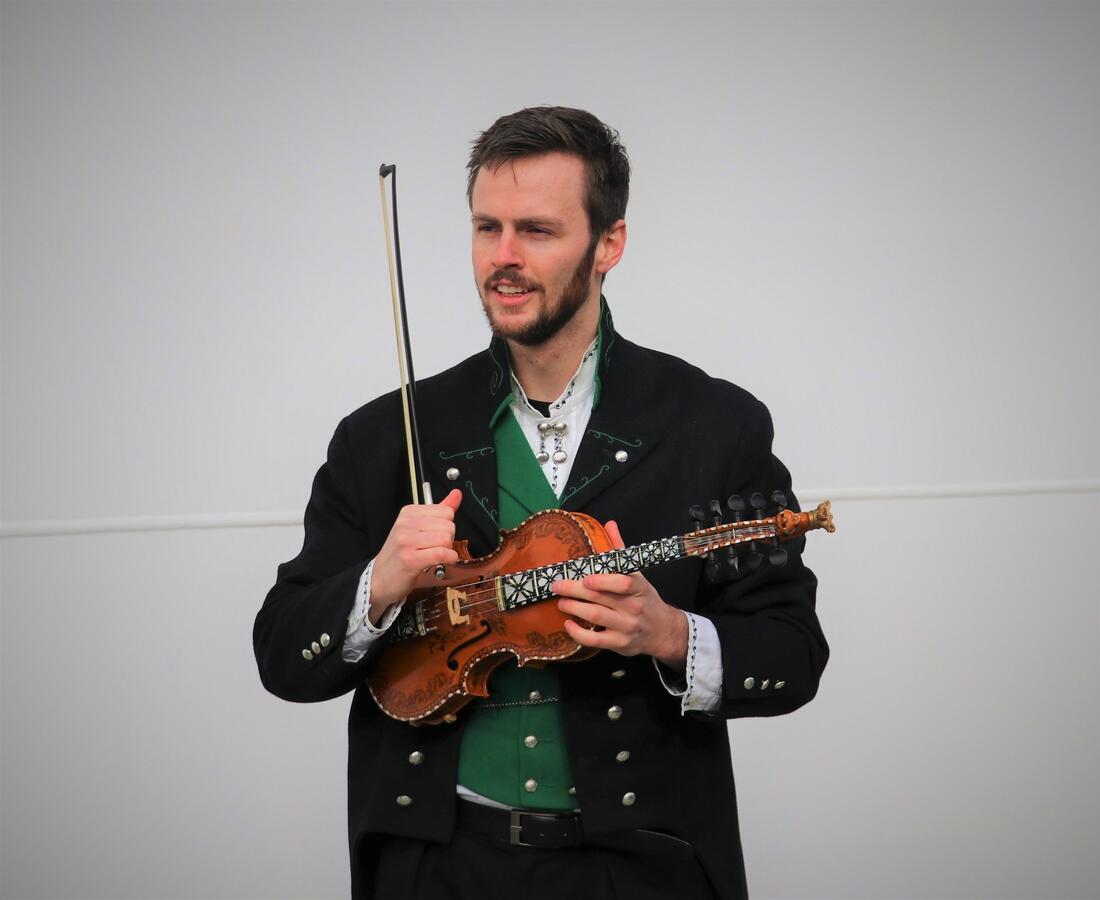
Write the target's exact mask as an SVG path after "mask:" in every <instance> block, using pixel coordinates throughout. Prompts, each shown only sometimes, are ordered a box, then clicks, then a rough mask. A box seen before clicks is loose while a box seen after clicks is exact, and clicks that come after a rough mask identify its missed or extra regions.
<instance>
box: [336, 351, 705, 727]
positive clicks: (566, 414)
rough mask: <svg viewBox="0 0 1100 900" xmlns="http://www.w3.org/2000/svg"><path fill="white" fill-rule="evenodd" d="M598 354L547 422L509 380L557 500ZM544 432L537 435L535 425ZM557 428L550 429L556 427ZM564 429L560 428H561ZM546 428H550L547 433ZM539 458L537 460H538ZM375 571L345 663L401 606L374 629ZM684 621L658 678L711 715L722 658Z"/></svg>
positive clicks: (699, 628) (351, 630)
mask: <svg viewBox="0 0 1100 900" xmlns="http://www.w3.org/2000/svg"><path fill="white" fill-rule="evenodd" d="M598 364H599V353H598V352H597V347H596V341H595V340H593V341H592V343H591V344H590V345H589V346H588V349H587V350H586V351H585V353H584V356H583V357H582V359H581V363H580V365H579V366H578V367H577V371H576V373H575V374H574V375H573V377H572V378H571V379H570V380H569V384H567V385H566V386H565V390H563V391H562V392H561V396H559V397H558V398H557V399H556V400H554V401H553V402H551V404H550V416H549V418H546V417H544V416H543V415H542V413H540V412H539V411H538V410H536V409H535V408H534V407H533V406H531V404H530V402H529V401H528V399H527V394H526V392H525V391H524V390H523V386H522V385H521V384H520V383H519V382H518V381H517V380H516V376H515V375H514V374H513V375H512V388H513V390H512V403H511V412H512V414H513V415H514V416H515V419H516V421H517V422H518V423H519V426H520V429H521V430H522V431H523V434H524V436H525V437H526V438H527V443H528V444H529V445H530V447H531V452H532V453H534V454H535V458H536V459H538V460H539V462H540V464H541V466H542V471H543V474H544V475H545V476H546V480H547V482H548V483H549V484H550V487H551V488H552V489H553V491H554V494H555V495H557V496H558V497H560V496H561V493H562V491H563V490H564V489H565V485H566V484H567V483H568V482H569V473H570V471H571V470H572V468H573V460H574V459H575V457H576V455H577V450H578V449H579V448H580V445H581V438H582V437H583V436H584V431H585V428H587V427H588V420H589V418H590V417H591V416H592V399H593V396H594V395H595V390H596V367H597V366H598ZM540 425H542V426H543V429H542V430H540V428H539V426H540ZM555 425H557V426H559V427H558V428H554V426H555ZM562 425H564V426H565V427H564V429H562V428H561V427H560V426H562ZM546 426H550V427H549V428H547V427H546ZM540 454H541V455H540ZM373 570H374V560H373V559H372V560H371V561H370V562H369V563H368V564H367V566H366V568H365V569H364V570H363V574H362V576H360V578H359V587H358V590H357V592H356V602H355V608H354V609H353V610H352V613H351V615H350V616H349V617H348V633H347V637H346V638H345V639H344V646H343V648H342V650H341V655H342V657H343V659H344V660H345V661H346V662H350V663H355V662H358V661H359V660H361V659H362V658H363V657H364V656H365V655H366V653H367V650H369V649H370V647H371V645H372V644H373V643H374V642H375V641H376V640H378V638H380V637H381V636H382V635H384V634H385V633H386V630H387V629H388V628H389V627H390V625H392V624H393V621H394V619H395V618H397V614H398V613H399V612H400V611H401V606H402V604H403V603H404V601H401V602H400V603H395V604H394V605H393V606H391V607H390V608H389V609H387V610H386V613H385V615H384V616H383V617H382V620H381V621H380V622H379V623H378V625H377V626H375V625H372V624H371V622H370V620H369V619H368V618H367V612H368V610H369V609H370V582H371V573H372V572H373ZM684 615H685V616H687V620H688V650H687V666H686V670H685V672H684V673H683V674H682V675H681V674H680V673H677V672H674V671H673V670H671V669H669V668H667V667H666V666H663V665H661V664H660V663H658V662H657V660H654V661H653V662H654V665H655V666H656V668H657V674H658V676H659V677H660V679H661V684H663V685H664V687H665V690H667V691H668V692H669V693H670V694H672V695H673V696H675V697H680V698H681V699H680V711H681V713H687V712H706V713H713V712H714V711H716V710H717V709H718V706H719V704H720V702H721V690H722V653H721V646H720V645H719V642H718V632H717V630H716V629H715V627H714V623H713V622H711V621H710V619H708V618H706V617H705V616H698V615H695V614H694V613H689V612H685V613H684Z"/></svg>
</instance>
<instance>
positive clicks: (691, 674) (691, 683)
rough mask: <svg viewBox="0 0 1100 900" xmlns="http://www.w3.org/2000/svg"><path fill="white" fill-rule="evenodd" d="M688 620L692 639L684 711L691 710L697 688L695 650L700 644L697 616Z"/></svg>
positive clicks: (689, 617)
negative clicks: (694, 691)
mask: <svg viewBox="0 0 1100 900" xmlns="http://www.w3.org/2000/svg"><path fill="white" fill-rule="evenodd" d="M687 619H688V623H689V624H690V625H691V639H690V641H689V644H690V648H691V652H690V653H689V654H688V679H687V690H686V691H684V703H683V708H684V710H688V709H690V708H691V692H692V690H693V689H694V688H695V649H696V647H697V645H698V643H699V642H698V637H699V635H698V632H697V631H696V627H695V616H688V617H687Z"/></svg>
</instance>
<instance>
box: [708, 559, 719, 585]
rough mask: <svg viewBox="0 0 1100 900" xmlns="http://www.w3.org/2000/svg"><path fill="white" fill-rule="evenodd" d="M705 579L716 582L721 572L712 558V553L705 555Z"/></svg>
mask: <svg viewBox="0 0 1100 900" xmlns="http://www.w3.org/2000/svg"><path fill="white" fill-rule="evenodd" d="M706 568H707V578H709V579H710V580H711V581H717V580H718V573H719V571H721V566H719V565H718V560H717V559H715V558H714V554H713V553H708V554H707V566H706Z"/></svg>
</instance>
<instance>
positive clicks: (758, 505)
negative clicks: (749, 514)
mask: <svg viewBox="0 0 1100 900" xmlns="http://www.w3.org/2000/svg"><path fill="white" fill-rule="evenodd" d="M749 504H750V505H751V506H752V508H753V509H754V510H755V511H756V512H757V513H758V514H759V513H762V512H763V511H764V507H766V506H767V505H768V501H767V498H765V497H764V495H763V494H761V493H759V492H757V493H755V494H753V495H752V496H751V497H749Z"/></svg>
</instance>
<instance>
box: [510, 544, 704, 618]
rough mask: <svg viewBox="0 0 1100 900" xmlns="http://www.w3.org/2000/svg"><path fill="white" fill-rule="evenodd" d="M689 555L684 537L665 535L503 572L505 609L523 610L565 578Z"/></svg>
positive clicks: (619, 570) (617, 571) (629, 569)
mask: <svg viewBox="0 0 1100 900" xmlns="http://www.w3.org/2000/svg"><path fill="white" fill-rule="evenodd" d="M686 555H687V550H686V549H685V547H684V539H683V538H682V537H669V538H661V539H660V540H656V541H649V542H647V543H645V544H637V545H636V546H634V547H624V548H623V549H621V550H608V551H606V552H604V553H594V554H592V555H591V556H582V557H579V558H578V559H567V560H566V561H565V562H560V563H553V564H551V565H548V566H539V568H537V569H526V570H524V571H522V572H513V573H512V574H510V575H501V576H500V578H499V581H500V593H501V596H502V597H503V598H504V608H505V609H519V608H520V607H523V606H527V605H528V604H531V603H537V602H538V601H539V600H546V599H548V598H550V597H552V596H553V595H554V592H553V590H552V589H551V585H552V584H553V583H554V582H555V581H560V580H561V579H563V578H567V579H570V580H579V579H581V578H584V577H585V576H586V575H617V574H622V575H629V574H630V573H631V572H639V571H641V570H642V569H648V568H649V567H650V566H656V565H659V564H660V563H665V562H672V561H673V560H676V559H683V558H684V557H685V556H686Z"/></svg>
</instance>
